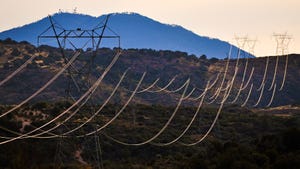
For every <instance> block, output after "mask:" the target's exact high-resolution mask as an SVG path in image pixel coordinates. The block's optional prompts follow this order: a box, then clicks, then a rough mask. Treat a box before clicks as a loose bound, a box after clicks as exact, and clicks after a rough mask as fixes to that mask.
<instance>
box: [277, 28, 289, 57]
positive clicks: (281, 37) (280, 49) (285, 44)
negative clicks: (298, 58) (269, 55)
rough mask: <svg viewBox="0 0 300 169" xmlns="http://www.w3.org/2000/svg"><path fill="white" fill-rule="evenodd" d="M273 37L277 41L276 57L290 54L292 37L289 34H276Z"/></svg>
mask: <svg viewBox="0 0 300 169" xmlns="http://www.w3.org/2000/svg"><path fill="white" fill-rule="evenodd" d="M273 37H274V38H275V40H276V43H277V45H276V55H282V56H283V55H285V54H287V53H288V49H289V44H290V42H291V40H292V36H291V35H288V34H287V33H282V34H280V33H274V34H273Z"/></svg>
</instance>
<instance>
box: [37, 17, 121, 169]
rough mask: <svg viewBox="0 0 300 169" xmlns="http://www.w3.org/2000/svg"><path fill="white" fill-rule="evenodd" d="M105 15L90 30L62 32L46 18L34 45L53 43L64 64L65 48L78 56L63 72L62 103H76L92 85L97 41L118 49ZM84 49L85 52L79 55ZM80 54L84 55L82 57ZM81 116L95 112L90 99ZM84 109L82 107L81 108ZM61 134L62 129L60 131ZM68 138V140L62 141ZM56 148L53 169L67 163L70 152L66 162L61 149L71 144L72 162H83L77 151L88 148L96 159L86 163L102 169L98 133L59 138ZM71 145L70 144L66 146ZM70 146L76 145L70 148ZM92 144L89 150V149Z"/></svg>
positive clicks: (63, 30)
mask: <svg viewBox="0 0 300 169" xmlns="http://www.w3.org/2000/svg"><path fill="white" fill-rule="evenodd" d="M108 20H109V15H107V16H106V18H105V20H104V22H103V23H101V24H98V25H97V26H96V27H95V28H93V29H82V28H80V27H78V28H76V29H64V28H63V26H61V25H60V24H58V22H56V21H55V20H54V19H53V18H52V17H51V16H49V21H50V26H49V27H48V28H47V29H46V30H45V31H44V32H43V33H42V34H40V35H39V36H38V45H40V42H41V40H43V39H50V40H51V39H52V40H55V41H56V43H57V45H58V47H59V50H60V53H61V56H62V59H63V61H64V62H65V63H68V61H69V60H70V58H71V57H70V55H71V54H70V51H69V50H67V48H68V49H70V48H71V49H73V51H75V52H80V53H81V54H80V55H79V57H77V59H76V60H75V61H74V62H73V63H72V64H71V66H70V67H69V68H68V69H67V71H66V72H67V73H66V74H65V75H66V77H67V79H68V82H67V86H66V89H65V92H66V100H69V101H76V100H77V99H78V98H79V97H81V95H82V94H83V93H85V92H87V90H88V89H89V88H90V87H91V86H92V74H93V72H96V71H95V65H94V60H95V58H96V57H97V52H98V49H99V47H100V45H101V42H102V41H103V39H116V40H117V47H116V49H117V50H120V36H119V35H117V34H116V33H115V32H113V31H112V30H111V29H110V28H109V27H108V26H107V23H108ZM105 31H110V35H105ZM84 50H86V52H83V51H84ZM82 53H84V54H82ZM85 107H88V108H87V109H88V110H86V112H85V113H89V115H92V114H94V113H95V107H96V103H94V102H93V100H92V99H90V100H89V104H88V106H85ZM83 108H84V107H83ZM83 108H82V109H80V111H85V110H84V109H83ZM73 123H74V122H68V124H67V125H70V126H74V125H76V124H73ZM89 125H90V126H91V127H93V128H96V126H97V124H96V123H95V122H90V124H89ZM61 132H63V130H62V131H61ZM66 139H68V140H66ZM58 140H59V141H58V146H57V150H56V152H57V153H56V156H55V163H56V167H59V168H60V167H62V166H63V163H64V161H68V160H70V159H69V156H70V152H67V153H68V155H67V157H68V159H67V160H66V159H62V158H64V157H65V156H66V155H64V154H66V153H65V152H64V151H63V150H62V149H64V148H65V147H69V148H70V147H72V144H73V148H71V149H73V150H75V151H76V154H75V155H76V156H77V157H76V158H79V159H76V160H77V161H78V162H81V163H83V160H82V159H80V158H81V156H80V154H81V152H82V151H85V150H86V149H89V148H90V149H92V150H89V153H86V152H85V154H91V153H93V154H94V155H95V156H96V157H92V156H90V157H89V161H93V162H92V163H93V164H92V167H93V168H98V169H100V168H103V167H101V164H100V161H99V160H100V159H101V157H99V155H100V154H101V153H99V152H101V147H100V141H99V135H98V133H95V134H94V135H93V136H88V137H85V138H83V139H80V140H78V139H76V138H75V137H73V138H63V137H61V138H59V139H58ZM70 142H71V143H70ZM74 145H77V146H76V147H75V148H74ZM92 145H94V147H93V148H91V147H90V146H92Z"/></svg>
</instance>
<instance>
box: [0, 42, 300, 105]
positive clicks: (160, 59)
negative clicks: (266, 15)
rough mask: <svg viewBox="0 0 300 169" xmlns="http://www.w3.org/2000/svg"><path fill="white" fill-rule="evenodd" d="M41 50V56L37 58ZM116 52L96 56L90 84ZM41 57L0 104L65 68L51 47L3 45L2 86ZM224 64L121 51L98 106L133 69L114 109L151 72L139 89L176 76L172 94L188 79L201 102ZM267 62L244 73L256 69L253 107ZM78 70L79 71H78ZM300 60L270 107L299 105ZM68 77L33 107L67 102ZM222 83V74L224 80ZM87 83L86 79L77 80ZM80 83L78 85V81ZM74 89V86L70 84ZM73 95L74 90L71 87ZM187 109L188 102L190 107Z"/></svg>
mask: <svg viewBox="0 0 300 169" xmlns="http://www.w3.org/2000/svg"><path fill="white" fill-rule="evenodd" d="M38 50H39V51H40V52H38ZM65 52H66V54H67V55H70V54H72V53H73V51H72V50H66V51H65ZM114 53H115V52H114V51H113V50H111V49H109V48H101V49H99V50H98V55H97V56H96V58H95V61H94V66H93V67H92V70H93V71H92V76H91V79H92V81H94V80H95V79H96V78H97V77H99V76H100V75H101V74H102V73H103V71H104V69H105V67H107V65H108V64H109V63H110V61H111V59H112V56H113V55H114ZM33 55H37V56H38V57H37V58H36V59H35V60H34V61H33V62H32V63H31V64H29V65H28V66H27V68H26V69H24V70H23V71H21V72H20V73H19V74H17V75H16V76H15V77H14V78H12V79H11V80H10V81H8V82H7V83H6V84H4V85H2V86H0V95H1V97H0V104H12V103H18V102H20V101H22V100H23V99H25V98H27V97H28V96H30V94H32V93H34V91H36V90H37V89H39V88H40V87H41V86H42V85H43V84H45V83H46V82H47V81H48V80H49V79H50V78H51V77H53V75H54V74H55V73H57V72H58V70H59V69H61V67H62V65H63V63H64V62H63V59H62V56H61V54H60V50H59V49H58V48H54V47H50V46H41V47H40V48H36V47H35V46H33V45H31V44H29V43H27V42H21V43H17V42H15V41H11V40H6V41H1V40H0V80H3V79H4V78H5V77H7V76H8V75H9V74H10V73H11V72H13V71H14V70H16V69H17V68H18V67H19V66H20V65H22V63H24V62H25V61H26V60H27V59H29V58H30V57H31V56H33ZM89 55H90V53H89V51H84V52H83V53H82V55H81V58H80V59H82V60H81V61H78V62H77V64H75V65H76V66H78V67H80V66H84V64H83V63H84V62H83V59H86V58H88V57H87V56H89ZM275 58H276V57H272V58H271V59H270V63H269V67H268V73H267V78H266V81H265V82H266V86H270V84H271V82H272V77H273V74H274V68H275V60H276V59H275ZM225 63H226V60H218V59H206V58H203V57H201V58H197V57H195V56H193V55H188V54H187V53H185V52H173V51H168V50H160V51H155V50H151V49H128V50H123V52H122V55H121V57H120V58H119V60H118V61H117V62H116V64H115V65H114V67H113V68H112V70H111V71H109V73H108V74H107V76H106V78H104V80H103V83H102V84H101V86H100V88H99V90H97V93H96V96H97V97H98V99H97V102H101V101H102V100H101V98H102V99H104V98H106V97H108V95H109V94H110V93H111V92H112V89H113V88H114V86H115V85H116V83H117V82H118V80H119V79H120V77H121V75H122V72H124V71H125V70H126V69H128V68H130V70H129V72H128V74H127V75H126V77H125V79H124V82H123V83H122V85H121V88H120V90H118V93H117V94H116V95H115V97H114V98H113V99H112V102H115V103H124V101H126V99H127V98H128V95H129V94H130V92H128V89H130V90H134V87H135V86H136V84H137V82H138V80H139V78H140V77H141V76H142V74H143V73H144V72H147V74H146V76H145V79H144V81H143V83H142V86H141V88H142V89H143V88H147V86H150V85H151V84H152V83H153V82H154V81H155V80H156V79H157V78H160V80H159V81H158V83H157V85H158V86H164V85H166V84H167V83H168V82H169V81H170V80H171V79H172V78H173V77H174V76H177V78H176V80H175V81H174V83H173V85H171V86H170V87H169V89H176V88H177V87H179V86H181V85H182V84H183V83H184V82H185V81H186V80H187V79H190V88H189V89H188V91H191V90H192V88H193V87H195V88H197V89H200V90H196V91H195V93H193V95H192V96H194V97H195V96H197V94H199V93H200V92H201V89H203V88H204V87H205V85H206V82H207V81H208V80H213V79H214V78H215V77H216V75H217V74H218V72H224V66H225ZM235 63H236V61H235V60H231V61H230V64H229V67H228V74H227V78H226V79H231V78H232V76H233V74H234V73H233V72H234V67H235ZM265 63H266V59H265V58H253V59H249V65H248V66H249V67H248V70H247V73H246V79H245V81H247V79H248V77H249V76H250V68H252V67H254V68H255V70H254V74H253V79H251V81H250V85H251V84H252V83H253V85H254V90H253V92H252V94H251V97H250V98H249V105H253V104H255V103H256V101H257V100H258V97H259V94H260V92H258V91H257V90H256V89H257V88H258V86H259V85H260V83H261V81H262V78H263V72H264V70H265ZM284 65H285V58H284V57H280V60H279V65H278V70H277V78H276V84H277V86H279V85H280V84H281V81H282V78H283V72H284ZM244 66H245V59H244V60H240V62H239V69H238V73H237V76H236V80H235V81H234V83H233V86H234V87H233V89H232V90H233V91H232V94H231V95H230V98H229V100H233V99H234V97H235V95H236V93H237V89H238V88H239V87H240V83H241V81H242V76H243V70H244V69H243V68H244ZM77 69H78V68H77ZM299 70H300V55H297V54H293V55H290V57H289V66H288V71H287V78H286V83H285V84H286V85H285V87H284V88H283V90H282V91H278V90H277V92H276V94H275V99H274V102H273V104H272V106H279V105H287V104H300V102H299V100H300V95H299V92H300V87H299V86H300V79H299V76H300V71H299ZM66 75H67V74H63V75H61V77H60V78H58V79H57V80H56V81H55V82H54V83H53V84H52V85H51V86H49V88H47V89H46V90H45V91H43V92H42V93H41V94H40V95H38V96H37V97H36V98H35V101H41V100H45V101H58V100H61V99H63V98H64V97H65V96H66V90H65V89H67V86H68V81H69V80H68V78H67V77H66ZM220 77H222V73H221V76H220ZM78 78H79V79H82V78H83V79H84V78H85V76H83V77H78ZM221 79H222V78H219V80H218V81H217V85H216V86H217V87H218V86H219V84H220V83H221V81H222V80H221ZM79 81H80V80H79ZM71 83H72V84H73V81H71ZM250 85H248V87H247V88H245V90H244V91H242V92H241V95H240V97H239V99H238V102H237V103H238V104H241V103H243V102H244V101H245V100H246V99H247V93H248V91H249V90H250ZM73 89H76V88H75V87H74V84H73ZM215 90H216V87H214V88H213V89H211V90H210V95H213V94H214V92H215ZM271 95H272V91H268V90H267V89H265V92H264V97H263V99H262V100H261V104H260V106H262V107H263V106H265V105H266V104H267V103H268V102H269V100H270V97H271ZM179 97H180V94H179V93H164V92H160V93H157V94H155V93H145V94H137V95H136V96H135V97H134V101H133V102H134V103H141V104H150V105H151V104H163V105H174V104H176V103H177V101H178V98H179ZM186 104H189V102H186Z"/></svg>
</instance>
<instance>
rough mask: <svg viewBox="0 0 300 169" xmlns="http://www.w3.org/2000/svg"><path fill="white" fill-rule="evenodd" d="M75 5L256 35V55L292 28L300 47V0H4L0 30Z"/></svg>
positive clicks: (293, 47) (207, 31) (294, 47)
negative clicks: (279, 35) (274, 35)
mask: <svg viewBox="0 0 300 169" xmlns="http://www.w3.org/2000/svg"><path fill="white" fill-rule="evenodd" d="M76 7H77V11H78V12H79V13H84V14H89V15H93V16H100V15H102V14H107V13H112V12H137V13H140V14H142V15H145V16H148V17H150V18H153V19H155V20H158V21H160V22H163V23H168V24H177V25H181V26H183V27H185V28H187V29H189V30H191V31H193V32H195V33H197V34H199V35H204V36H210V37H214V38H219V39H222V40H225V41H229V42H231V43H234V44H236V43H235V41H234V35H238V36H244V35H248V36H249V37H250V38H257V39H258V43H257V45H256V48H255V54H257V55H273V54H274V53H275V47H276V43H275V40H274V38H273V37H272V34H273V33H274V32H275V33H283V32H288V33H289V34H291V35H292V36H293V40H292V41H291V44H290V48H289V49H290V50H289V51H290V53H300V17H299V15H300V0H1V2H0V31H4V30H8V29H10V28H13V27H17V26H21V25H24V24H27V23H31V22H33V21H36V20H39V19H41V18H43V17H45V16H47V15H48V14H53V13H55V12H58V10H59V9H62V10H64V11H69V12H72V10H73V9H74V8H76Z"/></svg>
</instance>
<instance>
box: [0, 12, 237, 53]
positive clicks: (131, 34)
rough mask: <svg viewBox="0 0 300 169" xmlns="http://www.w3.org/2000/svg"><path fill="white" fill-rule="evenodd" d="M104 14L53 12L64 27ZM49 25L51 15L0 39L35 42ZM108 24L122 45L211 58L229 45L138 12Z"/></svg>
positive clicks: (90, 24) (84, 24) (87, 23)
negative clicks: (94, 15)
mask: <svg viewBox="0 0 300 169" xmlns="http://www.w3.org/2000/svg"><path fill="white" fill-rule="evenodd" d="M105 17H106V16H105V15H102V16H99V17H92V16H89V15H82V14H71V13H58V14H55V15H53V19H54V20H55V22H56V23H59V25H61V26H62V27H63V28H65V29H76V28H82V29H91V28H94V27H95V26H96V25H98V24H99V23H101V21H103V20H104V19H105ZM49 26H50V22H49V19H48V17H45V18H43V19H41V20H39V21H37V22H34V23H30V24H27V25H24V26H21V27H18V28H14V29H11V30H7V31H4V32H1V33H0V39H2V40H4V39H6V38H12V39H14V40H16V41H28V42H30V43H31V44H34V45H36V44H37V36H38V35H39V34H41V33H42V32H43V31H44V30H46V29H47V28H48V27H49ZM108 26H109V28H111V29H112V30H113V31H114V32H116V33H117V34H118V35H120V36H121V47H122V48H124V49H129V48H137V49H144V48H145V49H155V50H172V51H183V52H187V53H189V54H194V55H196V56H201V55H206V56H207V57H208V58H212V57H216V58H225V57H226V56H227V54H228V51H229V48H230V44H229V43H227V42H225V41H222V40H219V39H214V38H210V37H205V36H200V35H197V34H195V33H193V32H192V31H189V30H186V29H185V28H183V27H181V26H177V25H168V24H163V23H160V22H158V21H155V20H152V19H150V18H148V17H145V16H142V15H139V14H137V13H115V14H111V17H110V20H109V22H108ZM203 26H205V25H203ZM105 33H108V31H106V32H105ZM81 43H82V44H83V43H84V42H83V41H82V42H81ZM46 44H47V45H51V46H57V44H56V42H55V41H47V42H46ZM102 46H105V47H110V48H112V47H114V46H116V43H115V42H111V41H109V42H108V41H107V42H103V45H102ZM236 53H237V48H236V47H234V48H233V55H232V57H236Z"/></svg>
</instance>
